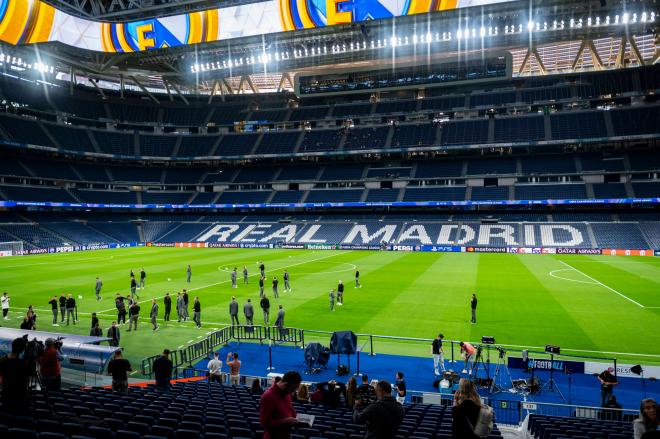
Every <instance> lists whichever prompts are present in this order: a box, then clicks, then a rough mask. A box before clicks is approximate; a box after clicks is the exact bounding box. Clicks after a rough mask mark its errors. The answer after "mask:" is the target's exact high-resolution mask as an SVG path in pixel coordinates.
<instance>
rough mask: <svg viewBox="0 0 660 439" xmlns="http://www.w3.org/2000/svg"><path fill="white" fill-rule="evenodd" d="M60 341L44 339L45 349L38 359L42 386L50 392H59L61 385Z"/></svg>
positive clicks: (61, 358)
mask: <svg viewBox="0 0 660 439" xmlns="http://www.w3.org/2000/svg"><path fill="white" fill-rule="evenodd" d="M61 346H62V344H61V342H59V341H57V340H55V339H54V338H47V339H46V349H45V351H44V354H43V355H42V356H41V358H40V359H39V370H40V372H41V382H42V384H43V386H44V387H45V388H46V389H47V390H49V391H52V392H59V391H60V388H61V387H62V360H63V357H62V354H61V353H60V347H61Z"/></svg>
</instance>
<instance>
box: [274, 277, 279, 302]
mask: <svg viewBox="0 0 660 439" xmlns="http://www.w3.org/2000/svg"><path fill="white" fill-rule="evenodd" d="M279 283H280V281H278V280H277V278H276V277H273V297H274V298H276V299H278V298H279V297H280V295H279V294H278V292H277V285H278V284H279Z"/></svg>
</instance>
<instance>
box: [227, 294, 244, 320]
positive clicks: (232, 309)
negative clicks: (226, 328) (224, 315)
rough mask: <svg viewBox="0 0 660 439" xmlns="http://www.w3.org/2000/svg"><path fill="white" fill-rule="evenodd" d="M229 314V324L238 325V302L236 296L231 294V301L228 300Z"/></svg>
mask: <svg viewBox="0 0 660 439" xmlns="http://www.w3.org/2000/svg"><path fill="white" fill-rule="evenodd" d="M229 315H230V316H231V325H232V326H234V325H240V324H241V322H240V321H239V320H238V302H237V301H236V297H235V296H232V298H231V302H229Z"/></svg>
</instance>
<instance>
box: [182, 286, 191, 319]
mask: <svg viewBox="0 0 660 439" xmlns="http://www.w3.org/2000/svg"><path fill="white" fill-rule="evenodd" d="M181 297H182V298H183V321H184V322H187V321H188V317H190V315H189V314H188V303H189V302H190V296H188V290H185V289H184V290H183V294H182V295H181Z"/></svg>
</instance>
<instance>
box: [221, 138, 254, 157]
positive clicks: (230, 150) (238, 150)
mask: <svg viewBox="0 0 660 439" xmlns="http://www.w3.org/2000/svg"><path fill="white" fill-rule="evenodd" d="M258 138H259V134H228V135H226V136H223V137H222V140H221V141H220V144H219V145H218V148H217V150H216V155H221V156H232V155H247V154H250V153H252V149H254V144H255V143H256V141H257V139H258Z"/></svg>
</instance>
